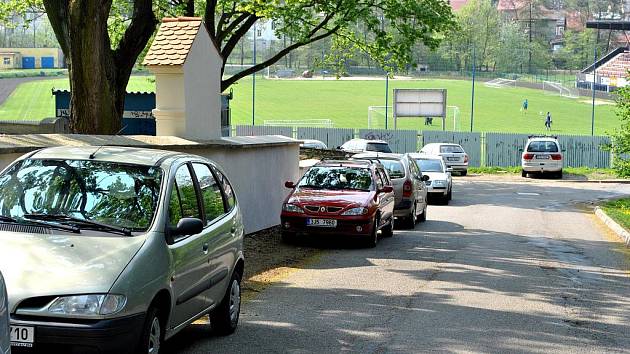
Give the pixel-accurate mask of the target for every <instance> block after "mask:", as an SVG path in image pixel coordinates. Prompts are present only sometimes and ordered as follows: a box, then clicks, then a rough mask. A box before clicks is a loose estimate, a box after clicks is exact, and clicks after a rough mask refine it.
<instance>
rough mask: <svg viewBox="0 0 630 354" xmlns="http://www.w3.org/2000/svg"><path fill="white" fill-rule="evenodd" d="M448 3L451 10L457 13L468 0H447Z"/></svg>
mask: <svg viewBox="0 0 630 354" xmlns="http://www.w3.org/2000/svg"><path fill="white" fill-rule="evenodd" d="M448 3H449V5H451V9H453V11H455V12H457V11H459V10H461V8H462V7H464V6H465V5H466V4H467V3H468V0H449V1H448Z"/></svg>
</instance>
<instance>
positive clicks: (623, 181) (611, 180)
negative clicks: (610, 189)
mask: <svg viewBox="0 0 630 354" xmlns="http://www.w3.org/2000/svg"><path fill="white" fill-rule="evenodd" d="M557 182H572V183H617V184H630V180H628V179H600V180H597V179H591V180H588V179H561V180H557Z"/></svg>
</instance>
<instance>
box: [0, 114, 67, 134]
mask: <svg viewBox="0 0 630 354" xmlns="http://www.w3.org/2000/svg"><path fill="white" fill-rule="evenodd" d="M69 131H70V128H69V126H68V120H67V119H66V118H46V119H43V120H41V121H22V120H0V134H11V135H16V134H55V133H68V132H69Z"/></svg>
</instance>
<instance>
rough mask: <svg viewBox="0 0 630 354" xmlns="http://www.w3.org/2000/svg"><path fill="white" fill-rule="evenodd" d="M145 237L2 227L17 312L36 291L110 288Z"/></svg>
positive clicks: (5, 267)
mask: <svg viewBox="0 0 630 354" xmlns="http://www.w3.org/2000/svg"><path fill="white" fill-rule="evenodd" d="M145 240H146V237H144V236H136V237H126V238H123V237H90V236H82V235H73V236H70V235H42V234H28V233H14V232H0V245H1V246H0V271H1V272H2V274H3V275H4V279H5V282H6V287H7V292H8V294H9V309H10V311H11V313H14V312H15V306H16V304H17V303H19V302H20V301H22V300H24V299H27V298H30V297H35V296H56V295H66V294H87V293H107V292H108V291H109V289H110V288H111V287H112V285H113V283H114V281H115V280H116V278H118V276H119V275H120V273H121V272H122V271H123V269H124V268H125V267H126V266H127V264H128V263H129V262H130V261H131V259H132V258H133V256H134V255H135V254H136V253H137V252H138V250H139V249H140V247H142V244H143V243H144V241H145Z"/></svg>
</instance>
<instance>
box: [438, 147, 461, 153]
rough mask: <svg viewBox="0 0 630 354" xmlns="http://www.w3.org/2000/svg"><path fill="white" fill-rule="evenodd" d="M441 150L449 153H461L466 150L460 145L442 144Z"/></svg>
mask: <svg viewBox="0 0 630 354" xmlns="http://www.w3.org/2000/svg"><path fill="white" fill-rule="evenodd" d="M440 152H441V153H447V154H452V153H455V154H460V153H463V152H464V149H462V147H461V146H459V145H442V146H440Z"/></svg>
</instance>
